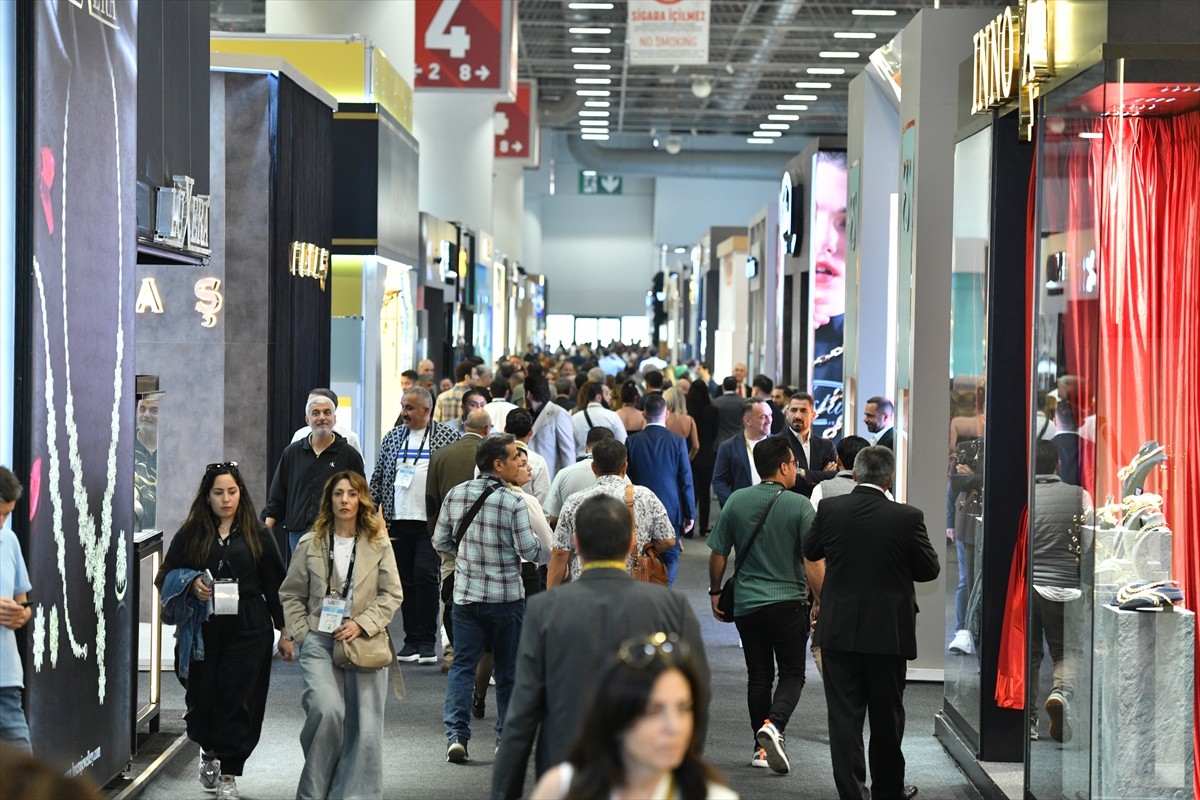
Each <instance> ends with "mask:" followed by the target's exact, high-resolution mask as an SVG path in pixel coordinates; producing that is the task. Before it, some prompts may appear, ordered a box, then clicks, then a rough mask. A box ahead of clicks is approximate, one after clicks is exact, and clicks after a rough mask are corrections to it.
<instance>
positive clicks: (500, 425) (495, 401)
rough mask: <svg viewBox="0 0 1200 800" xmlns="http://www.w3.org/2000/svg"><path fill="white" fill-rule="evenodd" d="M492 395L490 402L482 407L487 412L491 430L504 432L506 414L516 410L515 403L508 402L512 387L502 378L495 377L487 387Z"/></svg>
mask: <svg viewBox="0 0 1200 800" xmlns="http://www.w3.org/2000/svg"><path fill="white" fill-rule="evenodd" d="M489 388H490V390H491V393H492V400H491V402H490V403H488V404H487V405H485V406H484V407H483V410H484V411H486V412H488V416H489V417H491V418H492V430H494V431H502V430H504V423H505V421H506V420H507V419H508V412H510V411H512V410H513V409H514V408H517V404H516V403H512V402H509V399H508V398H509V397H510V396H511V395H512V387H511V386H509V384H508V381H507V380H505V379H504V378H501V377H497V378H496V379H495V380H494V381H492V385H491V387H489Z"/></svg>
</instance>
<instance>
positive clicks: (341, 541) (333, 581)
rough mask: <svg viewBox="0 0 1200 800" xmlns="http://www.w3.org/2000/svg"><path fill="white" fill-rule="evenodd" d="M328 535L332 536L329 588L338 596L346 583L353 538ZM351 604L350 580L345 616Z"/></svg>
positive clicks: (348, 614) (352, 598) (352, 592)
mask: <svg viewBox="0 0 1200 800" xmlns="http://www.w3.org/2000/svg"><path fill="white" fill-rule="evenodd" d="M330 535H331V536H333V575H331V576H330V578H329V589H330V590H331V591H334V592H337V593H338V595H339V596H340V595H341V593H342V586H344V585H345V583H346V573H347V572H349V571H350V551H351V550H353V549H354V542H355V539H345V538H343V537H341V536H336V535H334V534H330ZM326 552H328V550H327V551H326ZM353 606H354V584H353V582H351V584H350V590H349V591H348V592H346V616H350V609H351V608H353Z"/></svg>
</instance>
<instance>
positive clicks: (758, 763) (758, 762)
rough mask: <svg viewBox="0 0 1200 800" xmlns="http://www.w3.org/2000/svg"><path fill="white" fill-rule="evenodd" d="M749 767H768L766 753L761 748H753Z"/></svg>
mask: <svg viewBox="0 0 1200 800" xmlns="http://www.w3.org/2000/svg"><path fill="white" fill-rule="evenodd" d="M750 766H752V767H769V766H771V765H770V764H768V763H767V751H766V750H764V749H763V748H761V747H756V748H754V755H752V756H751V757H750Z"/></svg>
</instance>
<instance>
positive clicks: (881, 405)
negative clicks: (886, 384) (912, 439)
mask: <svg viewBox="0 0 1200 800" xmlns="http://www.w3.org/2000/svg"><path fill="white" fill-rule="evenodd" d="M895 418H896V406H895V405H893V404H892V401H891V400H888V399H887V398H886V397H884V396H882V395H876V396H875V397H872V398H870V399H869V400H867V402H866V405H864V406H863V423H864V424H865V425H866V426H867V430H868V431H870V432H871V433H873V434H875V444H877V445H880V446H881V447H886V448H887V449H889V450H891V451H892V452H893V453H894V452H896V431H895V429H894V428H893V427H892V425H893V421H894V420H895Z"/></svg>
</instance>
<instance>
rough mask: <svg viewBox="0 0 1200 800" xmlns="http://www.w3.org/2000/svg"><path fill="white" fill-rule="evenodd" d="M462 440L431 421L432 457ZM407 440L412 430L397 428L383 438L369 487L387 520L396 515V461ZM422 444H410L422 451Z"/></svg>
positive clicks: (449, 429)
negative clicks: (394, 487) (420, 448)
mask: <svg viewBox="0 0 1200 800" xmlns="http://www.w3.org/2000/svg"><path fill="white" fill-rule="evenodd" d="M460 438H461V437H460V436H459V435H458V434H457V433H455V432H454V429H453V428H450V427H449V426H447V425H440V424H438V423H436V422H432V421H431V422H430V423H429V441H427V442H426V443H425V448H426V449H427V450H428V451H429V455H430V457H432V456H433V454H434V453H436V452H437V451H438V449H439V448H442V447H445V446H446V445H448V444H454V443H455V442H457V441H458V440H459V439H460ZM407 440H408V427H407V426H405V425H397V426H396V427H394V428H392V429H391V430H390V431H388V432H387V435H386V436H384V437H383V443H382V444H380V445H379V457H378V458H377V459H376V460H375V469H374V470H372V472H371V481H370V483H369V485H370V487H371V499H372V500H374V501H375V505H377V506H381V507H382V508H383V518H384V519H388V520H390V519H391V518H392V512H393V511H394V509H393V508H392V505H393V501H394V500H395V492H394V491H393V489H392V487H393V486H394V485H395V483H396V459H398V458H399V457H400V454H401V452H402V451H403V450H404V442H405V441H407ZM419 443H420V440H419V439H417V440H415V441H411V442H409V445H410V447H418V446H419Z"/></svg>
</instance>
